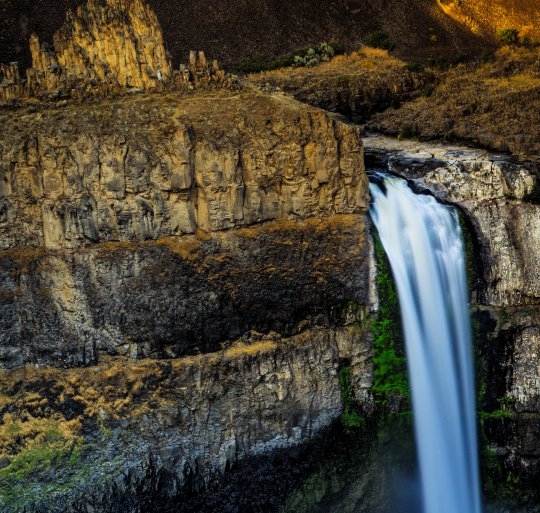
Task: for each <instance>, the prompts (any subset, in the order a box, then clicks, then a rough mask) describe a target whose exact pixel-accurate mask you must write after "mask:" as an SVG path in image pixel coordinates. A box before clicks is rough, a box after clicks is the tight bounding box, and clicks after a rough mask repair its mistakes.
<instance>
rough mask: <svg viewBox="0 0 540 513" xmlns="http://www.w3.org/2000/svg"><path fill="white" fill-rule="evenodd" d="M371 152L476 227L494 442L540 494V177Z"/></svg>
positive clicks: (474, 154) (396, 147) (388, 145)
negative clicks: (539, 483) (537, 482)
mask: <svg viewBox="0 0 540 513" xmlns="http://www.w3.org/2000/svg"><path fill="white" fill-rule="evenodd" d="M365 144H366V158H367V161H368V162H370V165H372V166H374V167H377V166H380V167H384V168H386V169H388V170H390V171H391V172H393V173H396V174H399V175H401V176H405V177H406V178H408V179H410V180H411V183H412V184H413V186H414V187H416V188H417V189H418V190H420V191H422V190H423V191H429V192H430V193H432V194H434V195H435V196H436V197H438V198H439V199H440V200H442V201H444V202H449V203H452V204H455V205H457V206H458V207H459V209H460V210H461V211H462V212H463V213H464V214H465V218H466V219H467V220H468V229H469V230H470V232H471V233H470V235H472V239H470V240H471V243H472V245H470V246H469V249H468V252H469V254H468V262H469V271H470V272H469V278H470V280H471V297H472V303H473V310H474V311H475V314H474V318H475V325H476V330H475V331H476V332H475V336H476V339H477V354H478V355H479V356H481V357H482V359H481V361H482V362H483V363H482V364H480V363H479V365H478V370H479V372H478V380H479V381H480V382H481V385H482V386H480V388H481V389H483V392H482V394H483V396H482V397H481V402H482V408H484V409H485V410H484V411H485V412H487V416H486V420H485V421H484V426H485V427H484V429H485V433H484V434H485V435H486V436H487V438H488V440H489V441H490V442H491V443H492V450H493V451H494V454H498V455H499V456H500V457H501V458H502V461H503V462H504V464H505V465H506V466H507V468H508V469H512V472H517V473H518V474H519V475H520V476H521V477H522V483H524V484H526V483H529V484H532V483H534V482H535V479H537V476H538V475H539V473H540V467H539V465H538V462H539V461H540V438H539V437H538V429H537V427H538V422H539V418H540V407H539V404H540V392H539V387H538V381H539V379H540V377H539V371H538V369H539V368H540V353H539V352H538V344H539V341H540V335H539V333H540V281H539V280H538V277H539V276H540V259H539V257H538V255H539V250H538V248H539V247H540V226H539V224H538V220H539V219H540V205H539V204H538V198H539V196H538V190H539V189H538V188H539V181H538V180H539V177H540V174H539V172H540V169H539V167H538V165H537V164H533V163H530V162H529V163H528V162H519V161H517V160H515V159H512V158H510V157H507V156H500V155H499V156H497V155H493V154H489V153H488V152H486V151H483V150H472V149H467V148H463V147H457V146H455V147H451V146H442V145H440V146H439V145H435V144H431V145H429V144H419V143H416V142H407V141H401V142H400V141H396V140H393V139H389V138H384V137H373V138H366V139H365ZM491 412H494V414H493V415H490V413H491ZM484 414H485V413H484Z"/></svg>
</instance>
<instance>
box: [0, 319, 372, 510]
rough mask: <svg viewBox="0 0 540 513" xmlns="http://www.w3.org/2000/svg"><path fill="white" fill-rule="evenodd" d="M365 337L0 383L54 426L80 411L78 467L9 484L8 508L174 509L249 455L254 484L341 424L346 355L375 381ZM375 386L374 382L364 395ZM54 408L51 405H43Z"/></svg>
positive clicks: (240, 347) (236, 505) (321, 332)
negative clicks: (259, 471)
mask: <svg viewBox="0 0 540 513" xmlns="http://www.w3.org/2000/svg"><path fill="white" fill-rule="evenodd" d="M362 335H363V334H362V331H361V330H360V331H359V330H358V327H357V326H353V325H351V326H349V327H342V328H335V329H330V328H320V329H317V330H313V331H311V332H304V333H303V334H301V335H297V336H295V337H292V338H289V339H281V338H280V337H279V336H277V335H276V334H274V335H270V336H263V335H260V334H253V335H252V337H251V339H250V340H247V339H246V340H245V341H243V342H239V343H238V344H236V345H235V346H234V347H232V348H231V349H229V350H227V351H224V352H218V353H214V354H212V355H202V356H197V357H192V358H184V359H177V360H167V361H164V360H161V361H148V360H146V361H141V362H138V363H134V362H129V361H126V360H123V359H121V360H120V361H118V360H117V359H116V360H112V361H111V362H108V363H107V362H105V363H102V364H100V365H98V366H95V367H91V368H89V369H76V370H67V371H65V370H62V371H54V370H51V369H49V370H47V369H41V370H40V369H37V370H36V369H34V370H30V369H28V370H27V371H22V370H20V371H14V372H12V373H10V374H7V375H6V374H2V375H1V376H0V387H1V389H2V392H3V393H9V394H10V397H11V399H12V401H13V403H12V404H16V402H17V400H21V396H24V393H25V392H28V391H29V390H32V389H33V390H39V392H37V393H36V392H34V395H33V397H34V403H33V404H34V405H33V406H28V407H27V415H28V416H32V415H35V416H39V410H40V408H41V410H42V411H44V410H46V409H47V408H49V409H50V408H51V407H52V408H56V410H57V411H56V412H55V414H54V415H52V414H51V413H50V411H49V415H50V418H51V420H50V423H51V424H50V425H52V426H54V425H55V422H57V420H58V418H59V416H60V418H64V417H66V418H69V417H70V415H71V417H73V415H76V412H80V411H84V419H83V420H82V434H83V435H84V445H83V446H82V447H83V448H82V456H81V457H80V459H79V461H77V463H76V465H68V464H67V463H64V464H61V463H60V462H59V461H57V462H56V463H55V464H54V466H53V471H52V472H49V473H46V472H44V473H43V474H41V475H40V476H39V479H38V480H37V481H33V484H32V486H28V482H27V481H24V480H23V481H21V480H19V481H16V482H15V483H13V482H11V481H9V480H6V479H5V475H4V476H3V481H2V482H0V489H1V490H2V494H1V495H0V511H2V512H9V513H13V512H15V511H22V510H23V509H24V510H25V511H33V512H40V513H41V512H42V513H45V512H46V513H60V512H72V511H78V512H84V513H90V512H93V511H100V512H103V513H108V512H110V513H113V512H114V513H135V512H140V511H149V510H151V509H154V508H156V507H157V505H162V506H163V507H167V506H170V504H171V500H172V499H173V498H174V497H176V496H177V495H178V494H180V493H181V492H184V493H186V494H187V496H188V497H189V495H190V494H196V493H197V492H201V491H202V490H205V489H206V488H208V489H212V487H213V486H215V483H217V482H219V480H220V479H221V478H222V476H223V475H224V474H226V471H228V470H230V469H231V468H232V467H235V466H237V464H239V463H241V464H242V465H245V464H246V463H245V459H246V458H247V457H250V458H251V459H254V462H253V463H252V465H253V467H252V468H253V473H252V474H250V475H249V477H248V478H247V479H248V482H249V483H250V485H251V484H252V483H253V479H255V476H256V468H257V466H258V465H257V457H264V455H266V458H265V459H266V460H268V454H277V453H278V452H279V450H280V449H284V448H289V449H290V448H293V447H298V446H299V445H300V444H302V443H305V442H307V441H308V440H310V439H311V438H312V437H313V436H314V435H315V434H317V433H319V432H320V431H321V430H322V429H323V428H324V427H325V426H328V425H329V424H330V423H331V422H332V421H333V420H334V419H335V418H336V417H337V416H338V415H339V413H340V411H341V406H340V402H341V397H340V394H341V391H340V388H339V385H338V380H337V375H336V374H337V370H338V367H339V360H340V358H347V359H349V360H351V359H352V362H353V363H354V365H355V368H356V369H357V371H358V375H360V376H361V375H363V376H369V375H370V364H369V360H368V356H369V346H367V345H366V344H363V343H360V342H359V341H360V339H361V337H362ZM21 382H22V383H24V385H23V386H22V388H21ZM127 384H129V385H127ZM368 386H369V380H368V381H367V382H365V383H364V387H365V388H364V392H365V393H367V387H368ZM37 396H39V400H37V401H36V400H35V398H36V397H37ZM55 396H56V397H55ZM47 400H48V401H49V402H48V406H38V403H41V404H42V405H43V404H44V402H45V403H47ZM68 405H69V407H68ZM73 412H75V413H73ZM296 450H298V449H296ZM40 471H43V469H36V472H38V473H39V472H40ZM89 477H90V478H89ZM283 477H284V476H281V479H283ZM286 481H287V482H286V483H283V484H282V485H281V488H282V493H283V494H285V493H286V492H287V491H288V490H289V489H290V486H289V484H288V482H290V481H291V478H290V476H287V478H286ZM10 484H11V488H10V487H6V485H10ZM209 493H211V492H209ZM259 494H260V495H262V496H263V499H264V493H262V492H259V491H257V490H250V491H246V493H245V495H247V496H253V497H258V495H259ZM257 500H259V499H257ZM246 509H247V510H249V511H251V510H253V511H255V510H256V509H257V506H256V502H255V501H254V502H253V505H250V504H249V502H248V503H246V502H245V499H244V502H243V503H242V502H240V494H236V496H234V495H233V496H229V497H227V499H226V500H225V502H223V503H221V504H220V506H219V508H218V509H216V511H224V510H226V511H227V510H229V511H246ZM171 510H174V508H172V507H171Z"/></svg>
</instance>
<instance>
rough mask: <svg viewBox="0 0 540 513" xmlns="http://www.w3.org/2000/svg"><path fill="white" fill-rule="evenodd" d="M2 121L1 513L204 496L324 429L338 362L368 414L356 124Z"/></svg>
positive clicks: (172, 116)
mask: <svg viewBox="0 0 540 513" xmlns="http://www.w3.org/2000/svg"><path fill="white" fill-rule="evenodd" d="M0 124H1V126H2V130H3V134H4V137H3V138H2V142H1V143H0V146H1V149H0V184H1V185H0V204H1V206H0V241H1V246H2V248H1V249H0V307H1V309H2V312H3V315H2V318H1V320H0V337H1V339H0V360H1V366H2V368H3V369H2V370H1V371H0V397H2V402H1V403H0V413H1V414H2V415H3V423H2V426H1V430H0V433H1V434H2V437H3V438H2V439H3V445H2V451H3V452H2V454H3V456H2V458H1V461H2V463H1V464H0V490H1V491H2V493H1V494H0V496H2V499H1V501H3V502H1V501H0V511H3V512H4V511H5V512H13V511H20V510H22V509H23V508H26V511H47V512H53V511H54V512H67V511H85V512H90V511H96V510H99V511H115V512H118V511H122V512H130V513H131V512H136V511H143V510H144V507H147V506H148V507H150V506H149V504H156V503H159V504H161V503H164V502H166V501H169V500H170V499H171V498H172V497H175V496H177V495H178V494H180V493H184V492H185V493H187V492H189V491H190V490H191V492H193V493H196V492H200V491H202V490H206V489H207V488H208V487H210V486H211V484H212V483H214V482H216V480H219V479H221V478H222V476H223V474H224V473H225V472H228V471H229V470H230V469H231V468H232V467H235V466H237V462H240V461H241V460H245V459H246V458H255V461H257V460H256V458H258V457H262V456H263V455H265V454H267V453H268V454H269V453H272V454H276V451H277V450H278V449H279V448H287V447H292V446H302V445H303V444H305V443H307V442H308V441H309V440H311V439H312V438H313V437H314V436H315V435H317V434H318V433H321V430H323V429H324V428H325V427H327V426H329V425H330V424H331V423H332V422H333V421H335V420H336V419H337V418H338V417H339V415H340V413H341V411H342V401H343V396H342V393H343V392H342V391H343V386H344V385H343V384H341V385H340V381H339V379H338V371H339V370H340V369H342V368H343V367H344V366H347V367H350V380H351V382H350V385H351V387H352V389H351V390H354V394H355V396H356V398H357V399H358V400H359V401H360V403H361V404H363V405H364V406H365V407H366V408H370V407H371V406H370V403H371V393H370V387H371V381H372V369H371V363H370V350H371V346H370V342H369V334H368V332H367V327H368V326H369V323H368V322H366V321H367V319H368V317H369V312H370V310H371V309H372V308H373V304H374V297H373V291H372V290H371V289H372V287H371V286H370V283H371V282H372V275H373V259H372V255H371V244H370V237H369V233H368V230H369V226H368V223H367V221H366V209H367V205H368V188H367V178H366V176H365V173H364V164H363V151H362V142H361V140H360V130H359V128H357V127H355V126H352V125H348V124H346V123H343V122H341V121H338V120H337V118H334V117H332V116H331V115H329V114H326V113H325V112H323V111H320V110H318V109H315V108H312V107H308V106H305V105H302V104H299V103H297V102H295V101H294V100H292V99H290V98H286V97H284V96H280V95H275V96H269V95H263V94H260V93H256V92H249V91H241V92H237V93H233V92H226V91H219V92H214V93H207V94H200V93H197V94H191V95H187V96H186V95H184V96H182V95H181V94H179V93H167V94H162V95H157V94H154V95H147V96H135V97H126V98H123V99H121V100H114V101H109V102H107V103H105V104H103V103H100V104H94V103H92V102H89V103H86V104H79V105H75V104H59V105H55V106H52V107H45V106H38V107H37V108H29V109H20V110H19V111H17V112H15V114H14V113H13V112H3V113H0ZM43 423H44V424H43ZM41 425H45V426H48V427H47V429H45V428H44V429H45V431H44V432H43V433H41V435H40V434H39V429H40V428H39V426H41ZM30 426H31V427H30ZM51 426H53V427H51ZM51 429H53V431H54V432H55V433H57V434H56V435H55V437H56V438H54V437H53V438H52V439H51V438H49V437H50V436H52V435H50V433H51ZM35 430H37V433H36V431H35ZM12 433H22V434H20V435H18V437H17V436H14V435H13V436H12ZM29 433H33V434H32V435H31V436H30V435H29ZM63 437H65V439H64V438H63ZM35 439H37V440H38V441H39V442H34V441H33V440H35ZM58 440H60V441H61V443H60V442H58ZM36 443H38V444H39V443H40V444H43V447H44V448H46V449H47V450H53V448H55V449H54V451H60V452H59V453H58V455H57V456H56V457H55V458H53V459H52V460H51V461H50V462H49V463H48V464H45V463H44V464H42V465H40V466H39V467H38V468H36V469H34V470H33V471H32V472H29V471H26V472H27V473H26V474H25V473H24V472H23V474H22V475H21V473H20V472H19V473H17V472H18V471H16V470H15V469H17V468H18V467H17V465H18V463H17V462H18V461H19V459H18V458H25V457H27V455H28V454H34V453H33V452H32V451H33V450H34V448H35V444H36ZM59 443H60V445H55V444H59ZM6 444H7V445H6ZM6 447H8V449H7V450H6ZM40 447H41V446H40ZM66 447H71V449H70V451H72V453H73V454H75V453H76V455H77V456H76V458H77V464H76V465H75V466H73V465H72V464H70V463H69V461H71V459H66V456H65V452H61V451H64V450H65V448H66ZM75 448H76V449H75ZM54 454H56V453H54ZM70 458H71V456H70ZM73 458H75V456H73ZM45 469H46V470H45ZM36 476H37V482H36V484H34V485H33V486H32V487H29V486H28V483H29V480H34V478H35V477H36ZM191 492H190V493H191ZM231 500H233V499H231ZM152 501H154V502H152ZM155 501H157V502H155ZM160 501H161V502H160ZM232 511H238V509H236V510H235V509H233V510H232Z"/></svg>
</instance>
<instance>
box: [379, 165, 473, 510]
mask: <svg viewBox="0 0 540 513" xmlns="http://www.w3.org/2000/svg"><path fill="white" fill-rule="evenodd" d="M370 190H371V195H372V204H371V209H370V211H371V217H372V219H373V222H374V223H375V226H376V227H377V230H378V232H379V236H380V238H381V241H382V244H383V246H384V249H385V251H386V254H387V255H388V259H389V261H390V265H391V267H392V272H393V275H394V279H395V281H396V285H397V288H398V295H399V303H400V308H401V315H402V319H403V329H404V334H405V343H406V354H407V366H408V372H409V382H410V385H411V393H412V402H413V413H414V423H415V438H416V446H417V453H418V461H419V466H420V478H421V484H422V499H423V505H424V513H480V512H481V501H480V491H479V477H478V476H479V471H478V450H477V440H476V420H475V395H474V376H473V369H472V351H471V335H470V325H469V312H468V303H467V286H466V277H465V265H464V256H463V247H462V242H461V231H460V227H459V222H458V218H457V214H456V212H455V211H454V209H452V208H451V207H447V206H444V205H441V204H439V203H437V201H436V200H435V199H434V198H432V197H431V196H426V195H416V194H414V193H413V192H412V191H411V189H410V188H409V187H408V184H407V182H406V181H405V180H402V179H399V178H395V177H390V176H386V175H378V176H377V178H376V180H373V182H372V183H371V184H370Z"/></svg>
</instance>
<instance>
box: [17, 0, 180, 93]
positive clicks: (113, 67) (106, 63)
mask: <svg viewBox="0 0 540 513" xmlns="http://www.w3.org/2000/svg"><path fill="white" fill-rule="evenodd" d="M30 51H31V54H32V62H33V67H32V68H31V69H30V70H29V71H28V81H29V85H28V87H30V88H34V87H35V88H38V89H43V90H51V89H58V88H59V87H60V84H61V82H62V81H66V80H83V81H84V82H91V81H95V82H102V83H107V82H113V83H114V82H116V85H118V86H120V87H137V88H141V89H148V88H150V87H153V86H155V85H156V83H157V82H158V81H159V80H163V79H167V78H169V77H170V76H171V74H172V67H171V62H170V59H169V58H168V57H167V55H166V52H165V47H164V45H163V36H162V34H161V28H160V26H159V23H158V20H157V18H156V15H155V14H154V12H153V11H152V10H151V9H150V7H148V5H146V4H145V3H144V2H143V1H142V0H130V1H127V0H89V1H88V3H87V4H86V5H85V6H79V7H78V8H77V10H76V12H73V11H68V14H67V19H66V23H65V24H64V26H63V27H62V28H61V29H60V30H59V31H58V32H57V33H56V34H55V36H54V42H53V48H51V49H49V48H47V47H43V46H41V45H40V44H39V39H38V37H37V36H36V35H33V36H32V37H31V38H30Z"/></svg>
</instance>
